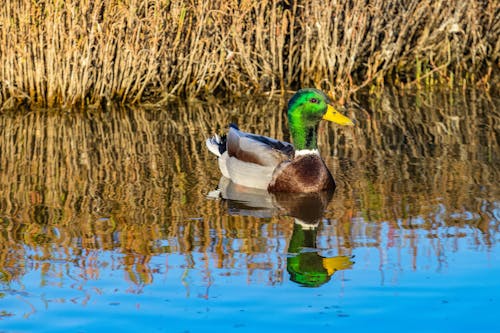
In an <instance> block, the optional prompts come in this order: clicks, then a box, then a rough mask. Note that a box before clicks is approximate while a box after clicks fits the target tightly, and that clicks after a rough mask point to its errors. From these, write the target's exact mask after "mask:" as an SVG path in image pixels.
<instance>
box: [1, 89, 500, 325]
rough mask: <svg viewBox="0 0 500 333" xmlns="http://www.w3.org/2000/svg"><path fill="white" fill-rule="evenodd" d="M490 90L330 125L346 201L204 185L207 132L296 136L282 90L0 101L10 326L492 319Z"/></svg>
mask: <svg viewBox="0 0 500 333" xmlns="http://www.w3.org/2000/svg"><path fill="white" fill-rule="evenodd" d="M452 97H453V98H452ZM492 104H493V105H495V103H494V102H492V101H489V100H487V99H482V98H480V97H477V96H475V95H474V93H470V94H468V95H466V96H462V95H453V96H452V95H451V94H450V95H446V94H445V95H439V94H429V95H425V94H424V95H416V96H397V95H390V96H385V97H383V98H382V99H378V100H370V99H367V102H366V103H365V104H363V103H362V104H361V105H360V107H359V108H356V109H354V110H353V111H352V114H351V116H353V117H355V118H357V121H358V126H357V127H356V128H354V129H352V130H345V129H340V128H336V127H335V126H324V127H322V131H321V132H320V147H321V152H322V156H323V157H324V158H325V161H326V163H327V164H328V166H329V167H330V168H331V170H332V172H333V174H334V176H335V178H336V181H337V184H338V189H337V191H336V192H335V194H334V195H333V198H332V199H330V198H328V197H326V198H325V197H321V196H318V197H299V198H298V197H292V198H289V197H286V196H285V197H283V196H278V197H277V196H270V195H266V194H263V193H254V192H252V191H246V192H242V189H239V188H237V187H234V184H233V185H231V184H227V183H224V182H222V183H221V186H220V187H221V190H222V196H224V197H228V198H231V200H224V199H215V200H214V199H210V198H207V194H208V193H209V192H210V191H213V190H215V189H216V188H217V186H218V184H219V176H220V175H219V172H218V170H217V167H216V163H215V160H214V159H213V158H212V156H211V155H210V154H209V153H208V152H206V151H205V149H204V147H203V139H204V137H205V136H206V135H207V133H213V132H215V131H217V130H219V129H220V128H223V127H224V126H225V124H227V123H229V122H231V121H233V122H237V123H238V124H240V127H241V128H242V129H245V130H250V131H255V132H258V133H263V134H266V135H270V136H273V137H278V138H280V139H283V138H285V139H286V121H285V120H284V119H283V117H282V114H280V112H279V109H277V108H276V107H273V106H270V105H261V104H257V103H256V104H252V103H250V104H245V105H241V106H238V105H236V106H234V109H236V110H240V111H239V112H238V113H231V112H228V111H227V110H228V109H226V108H223V107H219V106H207V105H193V106H189V107H180V106H179V107H178V109H179V112H178V113H175V114H174V113H173V112H166V111H165V110H142V109H134V110H122V109H118V110H113V111H112V112H109V113H97V112H96V113H92V112H82V113H77V114H58V113H53V112H43V111H36V112H35V111H32V112H29V113H21V112H19V113H13V114H5V115H2V116H1V118H0V119H1V122H2V124H1V128H2V130H1V132H0V133H1V136H0V147H1V150H0V151H1V153H2V156H1V157H2V158H1V161H2V162H1V164H0V168H1V170H2V173H1V178H0V182H1V190H0V209H1V210H0V215H1V216H2V220H1V221H2V222H1V224H0V238H1V239H0V241H1V242H0V244H1V245H0V281H1V282H0V331H6V332H31V331H37V332H96V331H104V330H113V331H115V330H118V329H119V330H121V331H130V332H136V331H148V332H149V331H168V332H186V331H189V332H210V331H220V330H225V329H227V330H235V331H248V332H255V331H256V330H257V329H258V330H267V331H276V330H278V331H285V330H288V331H294V332H295V331H300V330H306V329H307V330H311V329H327V330H332V329H346V330H349V331H361V330H363V331H364V330H366V329H369V330H370V331H384V332H387V331H401V330H404V331H410V332H417V331H424V330H425V331H426V332H433V331H435V332H443V331H452V330H467V329H470V330H474V331H477V332H494V331H496V329H497V325H496V322H497V318H496V316H497V312H498V308H499V296H500V288H499V287H500V283H499V282H498V277H499V276H500V261H499V260H497V259H496V258H499V257H500V249H499V246H498V242H499V240H500V236H499V228H500V202H499V195H498V185H497V184H498V166H499V163H498V162H499V160H498V151H499V150H498V148H499V147H498V143H497V140H498V132H497V130H498V123H499V118H498V115H497V113H498V110H497V109H493V111H491V110H492V109H491V105H492ZM496 105H498V103H496ZM283 133H285V135H284V134H283Z"/></svg>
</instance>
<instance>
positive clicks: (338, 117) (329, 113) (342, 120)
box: [323, 104, 354, 126]
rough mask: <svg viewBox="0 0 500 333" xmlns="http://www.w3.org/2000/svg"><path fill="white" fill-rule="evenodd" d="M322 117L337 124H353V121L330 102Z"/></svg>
mask: <svg viewBox="0 0 500 333" xmlns="http://www.w3.org/2000/svg"><path fill="white" fill-rule="evenodd" d="M323 119H325V120H328V121H332V122H334V123H337V124H339V125H348V126H354V123H353V122H352V120H351V119H349V118H347V117H346V116H344V115H343V114H341V113H340V112H338V111H337V110H335V108H334V107H333V106H331V105H330V104H328V109H327V110H326V113H325V115H324V116H323Z"/></svg>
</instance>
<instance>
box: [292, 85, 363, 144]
mask: <svg viewBox="0 0 500 333" xmlns="http://www.w3.org/2000/svg"><path fill="white" fill-rule="evenodd" d="M322 119H324V120H328V121H331V122H334V123H337V124H340V125H354V124H353V122H352V121H351V120H350V119H349V118H347V117H346V116H344V115H342V114H341V113H340V112H338V111H337V110H336V109H335V108H334V107H333V105H332V102H331V101H330V99H329V98H328V96H326V94H325V93H323V92H322V91H320V90H318V89H314V88H307V89H301V90H299V91H297V92H296V93H295V95H293V96H292V98H291V99H290V101H289V102H288V122H289V126H290V132H291V134H292V138H293V143H294V145H295V148H296V149H297V150H302V149H316V148H317V138H316V137H317V131H318V124H319V122H320V121H321V120H322Z"/></svg>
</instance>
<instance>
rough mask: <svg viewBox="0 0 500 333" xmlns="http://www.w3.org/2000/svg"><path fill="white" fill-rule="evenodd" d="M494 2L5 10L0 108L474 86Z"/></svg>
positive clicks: (491, 28)
mask: <svg viewBox="0 0 500 333" xmlns="http://www.w3.org/2000/svg"><path fill="white" fill-rule="evenodd" d="M499 36H500V6H499V5H498V1H493V0H492V1H481V0H471V1H434V0H401V1H396V0H391V1H385V0H370V1H337V0H327V1H319V0H313V1H270V0H264V1H250V0H243V1H236V0H229V1H222V0H218V1H211V0H210V1H209V0H186V1H177V0H174V1H170V0H140V1H139V0H125V1H123V0H104V1H95V0H68V1H60V0H48V1H32V0H15V1H14V0H6V2H4V3H3V5H2V6H1V7H0V107H1V106H3V108H4V109H7V108H12V107H14V106H17V105H19V104H27V105H31V106H49V107H51V106H66V107H69V106H78V105H97V106H98V105H102V104H103V103H108V102H110V101H113V102H119V103H146V102H147V103H150V102H153V103H160V102H161V101H163V100H165V99H167V98H170V97H172V96H183V97H191V98H192V97H202V98H205V97H207V96H212V95H215V96H224V97H226V96H234V95H236V96H238V95H246V94H254V93H269V92H271V93H273V92H275V91H285V90H288V89H296V88H298V87H301V86H316V87H321V88H322V89H324V90H327V91H329V92H330V93H331V94H333V95H335V96H336V97H337V98H338V99H341V100H342V99H345V98H346V97H348V96H350V95H351V94H352V93H353V92H355V91H357V90H358V89H360V88H361V87H365V86H370V85H373V86H375V87H376V86H383V85H384V84H387V83H390V84H396V85H399V86H408V85H410V86H414V85H427V86H429V85H435V84H443V83H444V84H447V85H453V86H456V85H459V86H466V85H480V86H482V87H484V88H486V89H489V88H491V86H492V85H494V84H495V83H496V81H497V79H498V78H497V74H498V67H499V62H500V57H499V54H500V38H499Z"/></svg>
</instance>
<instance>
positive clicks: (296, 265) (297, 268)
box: [286, 220, 353, 287]
mask: <svg viewBox="0 0 500 333" xmlns="http://www.w3.org/2000/svg"><path fill="white" fill-rule="evenodd" d="M316 233H317V229H316V225H307V224H304V223H302V222H300V221H299V220H296V223H295V224H294V226H293V234H292V238H291V239H290V245H289V247H288V253H290V254H291V255H292V256H291V257H289V258H288V259H287V265H286V267H287V271H288V273H289V274H290V280H292V281H293V282H296V283H299V284H301V285H303V286H305V287H319V286H321V285H323V284H325V283H326V282H328V281H330V278H331V277H332V275H333V274H334V273H335V272H336V271H339V270H343V269H348V268H351V266H352V264H353V262H352V261H351V258H350V257H347V256H335V257H323V256H321V255H320V254H319V253H318V252H317V251H315V249H316Z"/></svg>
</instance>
